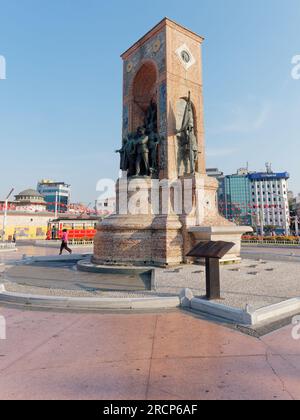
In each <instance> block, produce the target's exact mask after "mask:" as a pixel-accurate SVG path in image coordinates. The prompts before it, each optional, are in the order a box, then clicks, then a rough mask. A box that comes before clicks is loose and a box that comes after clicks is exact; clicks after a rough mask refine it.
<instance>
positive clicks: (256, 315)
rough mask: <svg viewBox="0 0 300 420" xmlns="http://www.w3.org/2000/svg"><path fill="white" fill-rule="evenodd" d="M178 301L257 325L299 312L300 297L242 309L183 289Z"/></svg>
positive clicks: (192, 307) (187, 306)
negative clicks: (257, 307)
mask: <svg viewBox="0 0 300 420" xmlns="http://www.w3.org/2000/svg"><path fill="white" fill-rule="evenodd" d="M180 302H181V306H182V307H183V308H188V309H192V310H194V311H196V312H201V313H204V314H206V315H211V316H214V317H218V318H222V319H224V320H227V321H230V322H234V323H237V324H240V325H245V326H258V325H261V324H264V323H270V322H274V321H278V320H280V319H285V318H287V317H289V316H292V315H295V314H297V313H300V298H294V299H289V300H286V301H284V302H280V303H277V304H275V305H270V306H266V307H264V308H261V309H257V310H253V309H251V308H250V307H249V306H247V307H246V308H245V310H242V309H236V308H232V307H229V306H225V305H222V304H219V303H214V302H209V301H206V300H204V299H199V298H195V297H194V296H193V293H192V292H191V290H189V289H184V290H183V291H182V292H181V294H180Z"/></svg>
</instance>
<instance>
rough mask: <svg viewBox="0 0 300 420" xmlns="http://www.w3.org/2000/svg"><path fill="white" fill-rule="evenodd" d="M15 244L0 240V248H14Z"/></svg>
mask: <svg viewBox="0 0 300 420" xmlns="http://www.w3.org/2000/svg"><path fill="white" fill-rule="evenodd" d="M15 248H16V244H15V243H13V242H0V249H15Z"/></svg>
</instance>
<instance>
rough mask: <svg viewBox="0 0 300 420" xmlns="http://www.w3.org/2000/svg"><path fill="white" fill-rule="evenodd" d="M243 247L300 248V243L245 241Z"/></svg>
mask: <svg viewBox="0 0 300 420" xmlns="http://www.w3.org/2000/svg"><path fill="white" fill-rule="evenodd" d="M242 245H250V246H274V247H282V246H283V247H295V246H297V247H300V241H286V240H282V241H279V240H276V241H275V240H274V241H272V240H263V241H262V240H257V241H256V240H243V241H242Z"/></svg>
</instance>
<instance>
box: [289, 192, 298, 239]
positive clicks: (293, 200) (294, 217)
mask: <svg viewBox="0 0 300 420" xmlns="http://www.w3.org/2000/svg"><path fill="white" fill-rule="evenodd" d="M288 198H289V206H290V215H291V229H292V231H293V232H294V233H295V234H296V235H297V236H298V235H299V233H300V194H298V195H297V196H296V197H295V196H294V194H293V193H292V192H291V191H289V192H288Z"/></svg>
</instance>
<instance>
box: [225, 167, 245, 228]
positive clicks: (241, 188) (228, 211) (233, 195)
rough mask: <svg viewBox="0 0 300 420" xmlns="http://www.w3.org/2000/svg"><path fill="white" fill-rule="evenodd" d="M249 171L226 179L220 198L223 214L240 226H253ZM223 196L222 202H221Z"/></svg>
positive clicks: (241, 171)
mask: <svg viewBox="0 0 300 420" xmlns="http://www.w3.org/2000/svg"><path fill="white" fill-rule="evenodd" d="M248 175H249V172H248V170H247V169H244V168H242V169H239V170H238V171H237V173H236V174H233V175H227V176H225V177H224V180H223V186H222V187H221V194H220V198H219V207H220V211H221V213H222V214H223V215H224V216H225V217H226V218H227V219H228V220H231V221H232V222H234V223H236V224H238V225H246V226H251V225H252V214H251V208H250V183H249V177H248ZM221 196H222V200H221Z"/></svg>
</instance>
